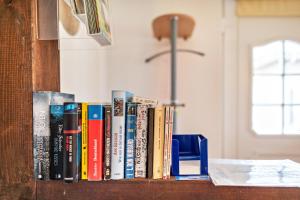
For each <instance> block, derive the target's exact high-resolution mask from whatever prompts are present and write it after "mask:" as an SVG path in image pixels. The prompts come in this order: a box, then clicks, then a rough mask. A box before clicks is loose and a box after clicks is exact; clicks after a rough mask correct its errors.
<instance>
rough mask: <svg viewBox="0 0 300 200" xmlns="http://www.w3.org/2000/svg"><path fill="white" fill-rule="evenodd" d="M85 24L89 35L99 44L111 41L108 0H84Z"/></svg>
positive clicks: (108, 43)
mask: <svg viewBox="0 0 300 200" xmlns="http://www.w3.org/2000/svg"><path fill="white" fill-rule="evenodd" d="M84 7H85V11H86V22H87V23H86V26H87V32H88V34H89V35H90V36H92V37H93V38H95V40H97V41H98V42H99V43H100V44H101V45H110V44H111V42H112V36H111V28H110V15H109V3H108V0H84Z"/></svg>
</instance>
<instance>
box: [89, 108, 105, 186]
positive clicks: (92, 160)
mask: <svg viewBox="0 0 300 200" xmlns="http://www.w3.org/2000/svg"><path fill="white" fill-rule="evenodd" d="M103 112H104V108H103V105H89V106H88V128H89V134H88V144H89V145H88V180H89V181H100V180H102V179H103V160H102V158H103V134H104V115H103V114H104V113H103Z"/></svg>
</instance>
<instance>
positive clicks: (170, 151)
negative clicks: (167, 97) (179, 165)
mask: <svg viewBox="0 0 300 200" xmlns="http://www.w3.org/2000/svg"><path fill="white" fill-rule="evenodd" d="M174 112H175V107H174V106H171V107H170V117H169V138H168V139H169V142H168V145H169V146H168V158H167V159H168V160H167V179H170V176H171V161H172V160H171V156H172V138H173V121H174Z"/></svg>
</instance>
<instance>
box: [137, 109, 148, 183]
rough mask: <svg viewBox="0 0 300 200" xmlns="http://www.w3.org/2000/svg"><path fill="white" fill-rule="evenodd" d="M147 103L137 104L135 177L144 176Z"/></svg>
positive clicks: (145, 172)
mask: <svg viewBox="0 0 300 200" xmlns="http://www.w3.org/2000/svg"><path fill="white" fill-rule="evenodd" d="M147 115H148V105H145V104H138V105H137V119H136V154H135V177H140V178H146V174H147V171H146V170H147V169H146V164H147V137H148V134H147V119H148V116H147Z"/></svg>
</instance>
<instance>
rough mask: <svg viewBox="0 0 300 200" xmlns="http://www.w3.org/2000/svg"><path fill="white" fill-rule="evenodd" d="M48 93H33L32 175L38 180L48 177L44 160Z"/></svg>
mask: <svg viewBox="0 0 300 200" xmlns="http://www.w3.org/2000/svg"><path fill="white" fill-rule="evenodd" d="M50 98H51V96H50V94H47V93H33V158H34V176H35V178H36V179H39V180H47V179H49V178H50V174H49V173H48V171H49V167H48V166H47V164H48V162H47V161H46V159H47V156H46V155H49V151H48V149H49V137H50V124H49V102H50Z"/></svg>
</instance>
